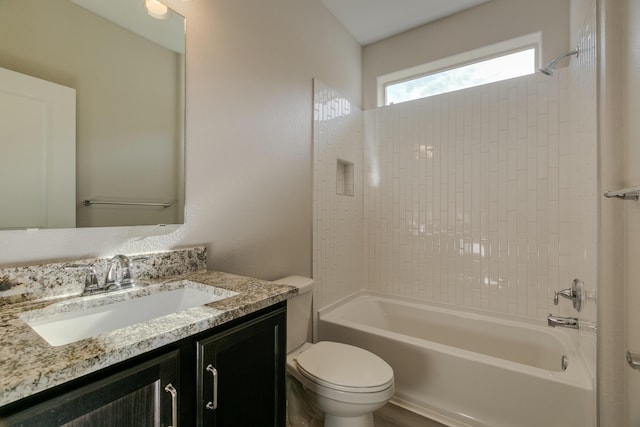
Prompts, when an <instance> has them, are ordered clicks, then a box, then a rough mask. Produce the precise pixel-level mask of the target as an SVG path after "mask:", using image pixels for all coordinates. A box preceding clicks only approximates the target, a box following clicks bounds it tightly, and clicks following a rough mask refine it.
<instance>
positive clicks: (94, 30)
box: [0, 0, 185, 229]
mask: <svg viewBox="0 0 640 427" xmlns="http://www.w3.org/2000/svg"><path fill="white" fill-rule="evenodd" d="M152 12H153V11H152ZM151 15H155V17H152V16H151ZM184 28H185V24H184V18H183V17H181V16H179V15H178V14H176V13H175V12H172V11H170V10H169V11H167V14H163V13H162V11H161V12H160V14H158V12H157V11H156V12H155V13H151V14H149V13H148V11H147V10H146V9H145V7H144V2H143V1H142V0H0V200H2V203H1V204H0V206H2V208H0V229H24V228H69V227H102V226H129V225H152V224H176V223H182V222H183V211H184V80H185V78H184V73H185V60H184V46H185V31H184ZM84 201H90V202H91V203H88V202H84ZM83 202H84V203H83ZM100 202H106V203H104V204H102V203H100ZM114 202H115V203H114Z"/></svg>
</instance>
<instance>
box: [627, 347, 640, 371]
mask: <svg viewBox="0 0 640 427" xmlns="http://www.w3.org/2000/svg"><path fill="white" fill-rule="evenodd" d="M627 363H629V366H631V367H632V368H633V369H638V370H640V354H638V353H631V352H630V351H627Z"/></svg>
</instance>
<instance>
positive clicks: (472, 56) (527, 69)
mask: <svg viewBox="0 0 640 427" xmlns="http://www.w3.org/2000/svg"><path fill="white" fill-rule="evenodd" d="M539 39H540V35H539V33H536V34H531V35H528V36H524V37H520V38H518V39H514V40H509V41H507V42H503V43H498V44H496V45H492V46H487V47H485V48H481V49H477V50H475V51H471V52H467V53H464V54H461V55H456V56H454V57H450V58H445V59H442V60H439V61H435V62H432V63H429V64H424V65H421V66H418V67H413V68H411V69H408V70H403V71H399V72H396V73H392V74H389V75H387V76H382V77H380V78H379V79H378V98H379V99H378V104H379V106H384V105H391V104H397V103H400V102H406V101H412V100H414V99H420V98H426V97H429V96H433V95H439V94H442V93H447V92H453V91H455V90H460V89H467V88H471V87H474V86H480V85H484V84H487V83H494V82H498V81H502V80H507V79H511V78H514V77H520V76H525V75H528V74H533V73H534V72H535V69H536V58H537V56H538V46H539Z"/></svg>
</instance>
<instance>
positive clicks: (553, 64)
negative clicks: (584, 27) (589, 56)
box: [540, 48, 580, 76]
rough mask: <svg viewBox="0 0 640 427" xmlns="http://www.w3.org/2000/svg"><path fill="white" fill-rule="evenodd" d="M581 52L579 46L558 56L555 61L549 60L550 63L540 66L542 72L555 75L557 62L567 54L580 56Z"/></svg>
mask: <svg viewBox="0 0 640 427" xmlns="http://www.w3.org/2000/svg"><path fill="white" fill-rule="evenodd" d="M579 53H580V51H579V50H578V48H575V49H573V50H572V51H571V52H567V53H563V54H562V55H560V56H558V57H557V58H556V59H554V60H553V61H551V62H549V64H548V65H547V66H546V67H544V68H540V72H541V73H543V74H546V75H547V76H553V72H554V71H555V69H556V64H557V63H558V62H560V61H562V60H563V59H564V58H566V57H567V56H571V55H576V56H578V54H579Z"/></svg>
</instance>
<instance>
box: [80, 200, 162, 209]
mask: <svg viewBox="0 0 640 427" xmlns="http://www.w3.org/2000/svg"><path fill="white" fill-rule="evenodd" d="M82 204H83V205H85V206H91V205H119V206H157V207H162V208H170V207H171V206H172V205H173V203H171V202H118V201H112V202H110V201H100V200H83V201H82Z"/></svg>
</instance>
